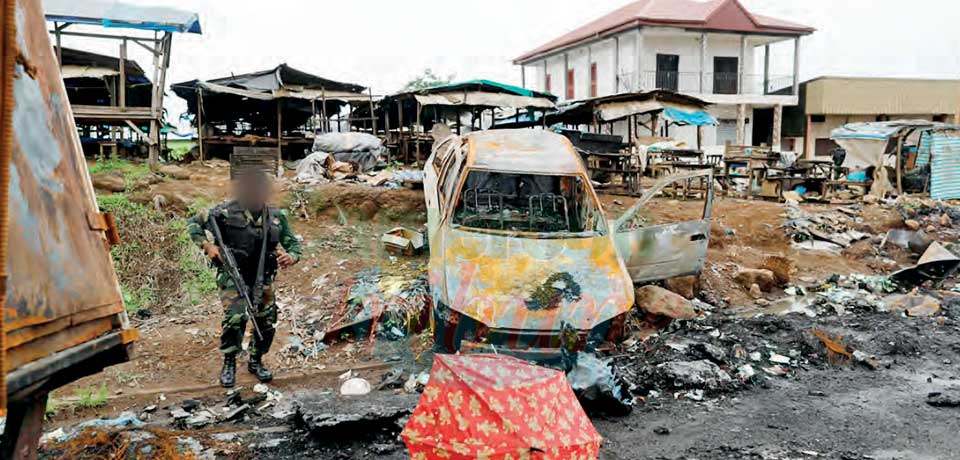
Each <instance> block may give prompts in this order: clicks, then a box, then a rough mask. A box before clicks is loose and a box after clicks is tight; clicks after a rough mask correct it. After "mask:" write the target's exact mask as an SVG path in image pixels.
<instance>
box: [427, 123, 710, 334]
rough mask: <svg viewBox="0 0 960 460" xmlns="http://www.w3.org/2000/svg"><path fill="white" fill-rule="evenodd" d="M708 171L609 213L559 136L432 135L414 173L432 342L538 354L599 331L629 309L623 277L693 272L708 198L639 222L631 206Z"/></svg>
mask: <svg viewBox="0 0 960 460" xmlns="http://www.w3.org/2000/svg"><path fill="white" fill-rule="evenodd" d="M709 174H710V172H709V171H705V172H694V173H688V174H684V175H683V176H679V178H670V179H667V180H663V181H660V182H659V183H658V184H657V185H655V186H654V187H653V188H652V189H651V190H650V191H649V192H648V194H646V195H644V197H643V198H640V199H639V200H638V202H637V203H636V204H635V205H634V206H633V207H631V209H630V210H629V211H628V212H627V213H626V214H625V215H624V216H622V217H621V218H620V219H618V220H615V221H612V220H608V219H607V218H606V217H605V216H604V213H603V207H602V205H601V203H600V200H599V199H598V197H597V194H596V192H595V191H594V189H593V186H592V185H591V181H590V177H589V175H588V171H587V169H586V168H585V166H584V164H583V162H582V161H581V159H580V157H579V155H578V154H577V153H576V151H575V150H574V148H573V146H572V145H571V144H570V142H569V141H568V140H567V139H566V138H565V137H563V136H561V135H559V134H555V133H553V132H550V131H545V130H491V131H483V132H478V133H472V134H469V135H466V136H464V137H459V136H450V137H447V138H446V139H443V140H442V141H440V142H437V144H436V145H435V147H434V149H433V152H432V154H431V156H430V158H429V159H428V161H427V164H426V165H425V174H424V192H425V195H426V204H427V232H428V238H429V244H430V262H429V276H430V288H431V293H432V296H433V299H434V315H433V320H434V322H435V323H434V326H435V331H436V339H437V340H436V341H437V344H438V345H440V346H441V347H443V348H446V349H448V350H456V349H459V348H460V347H461V345H467V346H470V347H480V348H486V347H489V346H504V347H507V348H511V349H522V350H538V351H541V352H550V351H551V350H556V349H559V348H571V347H573V348H582V347H583V346H584V345H585V344H586V343H587V342H588V341H589V340H591V339H597V340H601V339H603V338H605V336H606V335H607V334H608V333H609V332H610V331H611V330H616V329H617V328H616V327H614V326H616V324H617V321H618V319H622V317H623V315H624V314H625V313H626V312H628V311H629V310H630V309H631V308H632V306H633V303H634V298H633V289H634V283H635V282H649V281H654V280H657V279H663V278H669V277H674V276H682V275H690V274H696V273H699V271H700V269H701V267H702V266H703V260H704V257H705V256H706V249H707V241H708V237H709V221H708V218H709V201H710V199H709V197H708V199H707V206H706V208H705V211H704V215H703V219H701V220H697V221H693V222H681V223H677V224H666V225H653V226H651V225H647V224H646V223H645V222H644V220H643V219H641V218H638V216H639V215H640V214H639V210H640V209H641V208H642V205H643V203H645V202H646V201H647V200H649V198H650V197H652V196H653V195H654V194H655V193H657V192H658V191H659V190H660V189H661V188H662V187H663V186H664V185H666V184H669V183H670V182H671V181H673V180H684V179H683V178H687V177H688V176H689V177H694V176H703V175H707V176H709ZM707 193H708V194H709V191H708V192H707Z"/></svg>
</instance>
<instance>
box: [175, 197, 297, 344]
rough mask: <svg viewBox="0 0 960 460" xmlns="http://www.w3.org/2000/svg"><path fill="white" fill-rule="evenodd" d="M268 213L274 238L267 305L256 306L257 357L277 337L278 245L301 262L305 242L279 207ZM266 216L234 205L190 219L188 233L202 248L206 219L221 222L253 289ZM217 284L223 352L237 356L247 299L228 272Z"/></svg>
mask: <svg viewBox="0 0 960 460" xmlns="http://www.w3.org/2000/svg"><path fill="white" fill-rule="evenodd" d="M267 213H268V217H267V218H268V219H270V222H269V229H268V232H267V233H268V238H269V239H268V242H267V260H266V261H265V262H264V275H263V301H262V302H261V304H260V305H254V308H255V309H256V310H255V311H256V312H255V314H254V316H255V318H254V320H255V321H256V322H257V323H256V324H257V326H258V327H259V328H260V333H261V334H262V335H263V337H262V339H260V338H257V337H256V334H254V336H253V337H252V338H251V340H250V346H249V347H248V351H249V352H250V356H251V357H252V358H254V359H259V358H260V357H262V356H263V355H265V354H266V353H267V352H268V351H270V345H271V344H272V343H273V338H274V336H275V335H276V329H275V325H276V323H277V304H276V303H275V302H274V295H273V286H272V283H273V277H274V275H275V274H276V270H277V245H278V244H279V245H280V246H282V247H283V249H284V250H285V251H286V252H287V253H288V254H290V255H291V256H292V257H293V258H294V260H295V261H299V260H300V256H301V253H300V242H299V241H297V238H296V236H294V234H293V231H292V230H291V229H290V224H289V223H288V222H287V217H286V216H285V215H284V214H283V213H282V212H281V211H280V210H278V209H276V208H267ZM262 214H263V213H261V216H257V217H254V215H253V214H252V213H251V212H250V211H248V210H246V209H244V208H243V207H242V206H241V205H240V204H239V203H237V202H236V201H229V202H226V203H223V204H221V205H218V206H215V207H213V208H212V209H210V210H208V211H204V212H201V213H199V214H197V215H196V216H194V217H192V218H190V220H188V221H187V232H189V234H190V237H191V238H192V239H193V241H194V242H195V243H197V244H198V245H200V246H201V247H203V245H204V243H207V242H208V240H207V235H206V231H207V230H209V228H208V223H207V219H208V217H214V218H216V219H217V226H218V227H219V228H220V233H221V234H222V235H223V239H224V242H225V243H226V245H227V246H228V247H230V249H231V251H232V252H233V254H234V257H235V258H236V260H237V265H238V267H237V269H238V270H239V271H240V274H241V276H243V279H244V282H245V283H246V284H247V286H249V287H250V289H253V286H254V284H255V282H256V275H257V266H258V265H259V258H260V249H261V244H262V242H263V239H262V238H263V236H262V235H261V233H262V232H263V221H262V220H261V219H262V218H263V217H264V216H263V215H262ZM217 286H218V287H219V288H220V302H221V304H222V305H223V313H224V314H223V320H222V322H221V326H222V331H221V334H220V351H221V352H222V353H223V354H224V355H228V356H232V355H236V354H237V353H239V352H240V350H241V349H242V342H243V334H244V330H245V329H246V326H247V319H248V318H247V312H246V308H245V305H244V301H243V297H241V296H240V294H239V292H238V291H237V287H236V286H235V285H234V282H233V280H232V279H230V275H228V274H227V273H226V272H225V271H224V270H223V268H219V269H218V270H217ZM251 299H252V296H251Z"/></svg>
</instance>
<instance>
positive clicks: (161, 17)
mask: <svg viewBox="0 0 960 460" xmlns="http://www.w3.org/2000/svg"><path fill="white" fill-rule="evenodd" d="M43 11H44V13H46V17H47V19H48V20H50V21H58V22H74V23H79V24H92V25H98V26H103V27H122V28H127V29H142V30H155V31H163V32H184V33H194V34H199V33H200V18H199V17H198V16H197V13H192V12H190V11H183V10H178V9H176V8H170V7H166V6H141V5H131V4H128V3H121V2H118V1H113V0H83V1H77V0H44V1H43Z"/></svg>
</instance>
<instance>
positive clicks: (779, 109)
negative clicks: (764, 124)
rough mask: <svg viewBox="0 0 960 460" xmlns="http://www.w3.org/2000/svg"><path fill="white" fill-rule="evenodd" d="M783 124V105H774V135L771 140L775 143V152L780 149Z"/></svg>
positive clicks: (772, 131)
mask: <svg viewBox="0 0 960 460" xmlns="http://www.w3.org/2000/svg"><path fill="white" fill-rule="evenodd" d="M782 126H783V105H782V104H777V105H775V106H773V129H772V130H771V133H773V134H772V135H771V136H770V137H772V139H770V141H771V143H772V144H773V151H774V152H779V151H780V137H781V132H780V128H781V127H782Z"/></svg>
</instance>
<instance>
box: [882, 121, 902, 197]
mask: <svg viewBox="0 0 960 460" xmlns="http://www.w3.org/2000/svg"><path fill="white" fill-rule="evenodd" d="M902 150H903V136H902V135H901V136H897V162H896V163H895V164H896V168H897V196H900V195H903V174H902V173H901V172H900V168H902V167H903V162H902V161H901V160H900V153H902ZM880 198H883V197H880Z"/></svg>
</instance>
